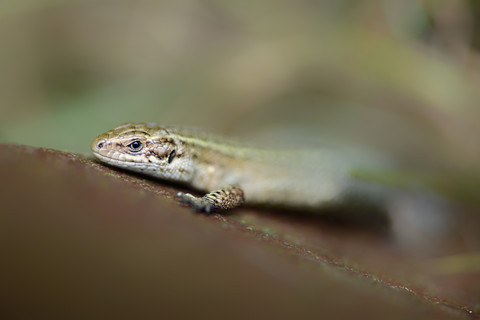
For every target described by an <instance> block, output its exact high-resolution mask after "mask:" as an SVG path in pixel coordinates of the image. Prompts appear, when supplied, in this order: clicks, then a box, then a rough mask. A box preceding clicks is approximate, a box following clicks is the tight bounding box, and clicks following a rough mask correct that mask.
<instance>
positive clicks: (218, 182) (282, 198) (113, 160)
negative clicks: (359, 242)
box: [91, 123, 389, 213]
mask: <svg viewBox="0 0 480 320" xmlns="http://www.w3.org/2000/svg"><path fill="white" fill-rule="evenodd" d="M91 149H92V152H93V154H94V156H95V157H96V158H97V159H99V160H100V161H101V162H103V163H106V164H108V165H111V166H114V167H119V168H122V169H126V170H130V171H134V172H138V173H141V174H144V175H147V176H150V177H154V178H160V179H162V180H166V181H173V182H175V183H180V184H184V185H186V186H188V187H190V188H192V189H195V190H197V191H200V192H204V193H205V194H204V195H203V196H201V197H197V196H194V195H192V194H190V193H183V192H178V193H177V194H176V198H177V199H178V201H179V202H180V203H182V204H186V205H188V206H190V207H192V208H193V209H194V210H196V211H200V212H204V213H211V212H214V211H223V210H229V209H233V208H235V207H238V206H240V205H242V204H244V203H245V204H250V205H260V206H274V207H284V208H304V209H307V210H322V209H326V208H332V207H333V208H334V207H337V206H344V205H348V206H351V205H352V204H353V206H355V205H357V207H363V206H364V205H365V204H366V206H367V207H368V208H372V207H373V206H371V204H373V205H374V206H375V207H382V206H383V207H384V206H385V204H386V199H387V198H388V197H386V196H385V195H386V194H388V193H389V192H384V190H383V189H384V188H381V187H379V186H378V185H375V184H372V183H369V182H365V181H362V180H361V179H358V178H355V176H354V174H353V172H354V170H355V165H357V163H362V162H363V163H366V161H359V159H360V158H362V157H359V156H357V155H352V154H348V153H347V154H345V155H342V156H340V155H339V154H338V151H337V150H330V149H328V148H325V149H321V150H312V149H301V148H293V149H288V148H281V149H268V148H260V147H252V146H249V145H246V144H242V143H239V142H236V141H235V142H232V141H230V140H228V139H225V138H223V137H219V136H215V135H213V134H210V133H206V132H204V131H201V130H199V129H194V128H183V127H177V126H164V125H157V124H154V123H126V124H122V125H119V126H117V127H115V128H113V129H112V130H109V131H107V132H105V133H103V134H101V135H99V136H98V137H96V138H95V139H94V140H93V142H92V144H91ZM373 163H375V162H373ZM370 166H372V165H370ZM373 166H374V167H375V166H377V164H374V165H373ZM358 205H359V206H358Z"/></svg>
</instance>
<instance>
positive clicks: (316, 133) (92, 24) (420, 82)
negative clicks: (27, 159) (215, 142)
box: [0, 0, 480, 197]
mask: <svg viewBox="0 0 480 320" xmlns="http://www.w3.org/2000/svg"><path fill="white" fill-rule="evenodd" d="M479 17H480V5H479V4H478V2H475V1H473V0H471V1H462V0H423V1H418V0H417V1H413V0H363V1H358V0H355V1H353V0H335V1H334V0H319V1H306V0H302V1H294V0H275V1H273V0H271V1H259V2H254V1H252V2H250V1H217V0H176V1H152V0H140V1H132V0H115V1H113V0H89V1H86V0H75V1H67V0H43V1H40V0H36V1H35V0H30V1H8V0H7V1H3V2H1V3H0V69H1V70H2V72H1V73H0V108H1V109H0V115H1V116H0V139H1V140H2V141H5V142H12V143H21V144H28V145H36V146H45V147H52V148H57V149H62V150H69V151H76V152H88V148H89V143H90V141H91V140H92V139H93V138H94V137H95V136H96V135H97V134H99V133H101V132H103V131H105V130H107V129H110V128H111V127H113V126H115V125H117V124H119V123H122V122H128V121H149V122H159V123H168V124H182V125H195V126H200V127H206V128H209V129H211V130H212V131H220V132H224V133H230V134H234V135H239V136H244V137H245V138H248V139H252V140H259V141H261V140H262V137H264V139H263V141H268V140H269V139H272V137H274V138H275V139H276V140H282V141H301V142H305V143H308V144H310V143H317V142H318V141H320V140H330V139H340V140H347V141H349V142H350V143H356V144H364V145H371V146H374V147H375V148H377V149H383V150H384V151H388V152H389V153H393V154H395V155H396V156H397V157H398V158H400V159H403V160H404V161H405V162H407V163H414V164H415V165H419V166H420V168H424V169H425V168H429V170H432V171H448V172H449V176H450V175H452V176H455V177H457V175H456V173H457V172H459V173H461V176H470V173H472V172H477V171H478V168H479V166H478V163H479V160H480V148H479V144H478V142H477V138H476V137H478V136H479V133H480V110H479V108H478V107H477V104H478V101H480V99H479V98H480V90H478V87H479V81H480V77H479V72H478V71H479V69H480V63H479V62H480V59H479V52H478V49H479V48H480V24H479V23H478V21H480V20H479ZM455 179H457V178H455ZM455 179H452V180H451V181H452V183H453V181H456V180H455ZM447 181H450V180H447ZM447 184H448V182H447ZM469 185H473V186H477V185H480V184H479V183H478V179H473V182H472V183H470V182H469ZM474 188H476V187H474ZM462 190H463V189H462ZM462 192H463V191H462ZM472 192H474V197H475V196H476V195H477V193H476V190H473V191H472ZM453 193H455V192H453Z"/></svg>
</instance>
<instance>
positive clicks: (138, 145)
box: [127, 140, 143, 152]
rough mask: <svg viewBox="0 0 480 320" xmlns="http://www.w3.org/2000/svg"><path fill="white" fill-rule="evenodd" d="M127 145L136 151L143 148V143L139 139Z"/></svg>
mask: <svg viewBox="0 0 480 320" xmlns="http://www.w3.org/2000/svg"><path fill="white" fill-rule="evenodd" d="M127 147H128V148H129V149H130V150H131V151H134V152H138V151H140V150H142V148H143V143H142V142H140V141H138V140H135V141H132V142H131V143H130V144H129V145H127Z"/></svg>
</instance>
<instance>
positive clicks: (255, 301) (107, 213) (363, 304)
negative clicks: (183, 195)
mask: <svg viewBox="0 0 480 320" xmlns="http://www.w3.org/2000/svg"><path fill="white" fill-rule="evenodd" d="M0 177H1V180H0V183H1V193H0V200H1V205H2V209H1V214H0V252H1V255H2V263H1V264H0V273H1V285H0V317H1V318H2V319H16V318H29V319H31V318H39V317H40V316H42V317H49V318H52V317H56V318H63V319H67V318H73V317H75V318H83V319H87V318H91V317H92V316H95V317H97V318H105V317H108V318H139V317H141V316H146V315H148V316H156V317H159V318H160V317H161V318H169V317H172V316H176V317H185V318H187V317H188V318H193V317H195V318H245V317H247V316H255V317H256V318H260V317H263V318H265V317H268V318H299V317H303V318H316V319H360V318H365V319H468V318H473V317H475V313H474V312H473V309H474V308H475V307H477V308H478V304H477V303H478V301H479V297H480V289H479V288H480V279H479V276H478V273H477V274H472V273H471V274H461V275H442V276H440V275H434V274H432V272H431V268H430V266H429V264H428V263H427V262H428V261H430V260H429V259H422V258H420V257H418V255H412V254H409V253H408V252H405V251H403V252H400V251H399V250H398V249H396V248H395V246H393V245H392V244H391V243H390V241H389V239H388V237H386V236H385V235H384V233H383V232H380V231H379V230H376V229H375V228H373V229H372V228H366V227H361V226H355V225H350V226H345V225H336V224H332V223H327V222H326V221H322V220H321V219H314V218H309V217H305V216H300V217H298V216H296V215H294V214H292V213H276V212H273V211H265V210H257V209H240V210H237V211H235V213H233V214H231V215H227V216H221V215H217V214H213V215H211V216H204V215H200V214H195V213H192V212H191V211H190V210H189V209H187V208H183V207H180V206H178V205H177V204H176V203H175V202H174V201H173V199H172V196H173V195H174V194H175V192H176V191H178V190H179V188H178V187H175V186H168V185H165V184H162V183H158V182H155V181H149V180H146V179H143V178H141V177H138V176H133V175H130V174H127V173H123V172H119V171H116V170H113V169H110V168H107V167H105V166H102V165H100V164H97V163H95V162H93V161H91V160H90V159H87V158H85V157H83V156H81V155H75V154H70V153H63V152H59V151H54V150H47V149H37V148H32V147H20V146H11V145H0ZM180 189H181V188H180ZM477 236H478V235H477ZM472 312H473V313H472Z"/></svg>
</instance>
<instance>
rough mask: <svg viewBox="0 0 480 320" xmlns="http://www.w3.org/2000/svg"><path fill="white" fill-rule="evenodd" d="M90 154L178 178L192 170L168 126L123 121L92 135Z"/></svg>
mask: <svg viewBox="0 0 480 320" xmlns="http://www.w3.org/2000/svg"><path fill="white" fill-rule="evenodd" d="M91 149H92V152H93V154H94V156H95V157H96V158H97V159H99V160H100V161H102V162H104V163H107V164H109V165H112V166H115V167H119V168H123V169H127V170H131V171H135V172H140V173H144V174H147V175H149V176H154V177H159V178H163V179H168V180H174V181H179V182H187V181H189V179H191V176H192V174H193V172H192V169H191V168H192V166H191V165H190V162H191V157H189V156H188V153H186V152H185V147H184V145H183V144H182V143H180V141H179V140H178V139H177V137H176V135H175V134H173V133H171V132H169V129H168V127H163V126H159V125H156V124H152V123H126V124H122V125H119V126H117V127H115V128H113V129H112V130H110V131H107V132H105V133H103V134H101V135H99V136H98V137H96V138H95V139H94V140H93V142H92V144H91Z"/></svg>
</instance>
